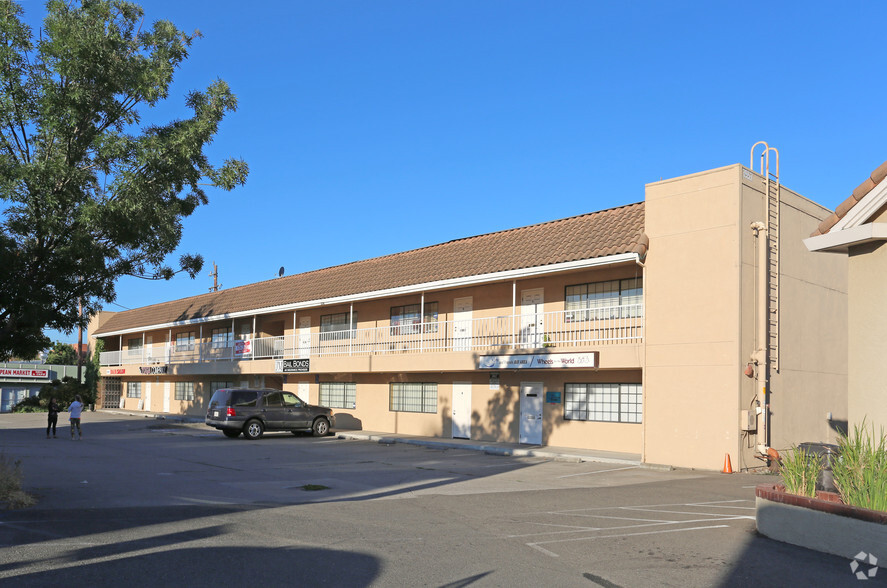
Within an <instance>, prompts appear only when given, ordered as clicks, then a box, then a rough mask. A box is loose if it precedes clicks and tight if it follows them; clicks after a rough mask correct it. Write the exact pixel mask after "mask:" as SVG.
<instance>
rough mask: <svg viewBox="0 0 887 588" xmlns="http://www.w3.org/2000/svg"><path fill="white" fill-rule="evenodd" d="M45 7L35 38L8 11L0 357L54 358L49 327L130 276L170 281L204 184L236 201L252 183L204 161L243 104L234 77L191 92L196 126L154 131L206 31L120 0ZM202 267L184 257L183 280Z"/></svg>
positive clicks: (72, 317)
mask: <svg viewBox="0 0 887 588" xmlns="http://www.w3.org/2000/svg"><path fill="white" fill-rule="evenodd" d="M46 9H47V16H46V18H45V20H44V25H43V28H42V29H41V31H40V34H39V35H38V36H37V37H36V38H35V36H34V34H33V32H32V31H31V30H30V28H29V27H28V26H26V25H25V24H24V23H23V22H22V20H21V16H22V8H21V7H20V6H19V5H18V4H16V3H14V2H11V1H10V0H0V198H2V200H3V206H4V208H3V210H2V212H0V214H2V216H0V359H4V358H6V357H9V356H10V355H11V354H17V355H22V356H28V355H33V354H34V353H35V352H36V351H37V350H39V349H41V348H43V347H45V346H46V345H47V344H48V340H47V339H46V338H45V337H44V336H43V334H42V332H43V329H45V328H49V329H57V330H61V331H64V332H68V333H69V332H71V331H72V330H73V329H74V328H75V327H76V326H77V325H78V324H81V323H85V322H86V321H88V318H89V317H90V316H92V315H93V314H95V312H97V311H98V310H99V309H100V307H101V305H102V304H103V303H105V302H110V301H113V300H114V298H115V290H114V285H115V281H116V279H117V278H118V277H120V276H124V275H132V276H139V277H145V278H150V279H169V278H171V277H172V276H173V275H174V274H175V273H177V270H174V269H173V268H172V267H170V266H169V265H167V264H166V262H165V260H166V258H167V257H168V256H169V255H170V254H171V253H172V252H173V251H174V250H175V248H176V247H177V246H178V244H179V241H180V239H181V236H182V220H183V219H184V218H185V217H187V216H189V215H190V214H192V213H193V212H194V210H195V209H196V208H197V207H198V206H199V205H202V204H206V203H207V202H208V199H207V195H206V192H205V190H204V186H214V187H219V188H222V189H225V190H231V189H233V188H234V187H235V186H237V185H240V184H243V183H244V182H245V181H246V176H247V173H248V168H247V165H246V163H245V162H244V161H242V160H237V159H228V160H226V161H225V162H224V163H223V164H222V165H220V166H218V167H214V166H213V165H211V164H210V162H209V160H208V158H207V157H206V155H205V154H204V153H203V150H204V147H205V146H206V145H208V144H209V143H210V142H211V141H212V140H213V138H214V136H215V135H216V133H217V131H218V128H219V123H220V122H221V121H222V119H223V118H224V116H225V115H226V114H227V113H228V112H231V111H233V110H235V109H236V106H237V100H236V97H235V96H234V95H233V94H232V93H231V91H230V89H229V88H228V85H227V84H226V83H225V82H224V81H222V80H216V81H215V82H213V83H212V84H210V85H209V87H208V88H207V89H206V90H205V91H202V92H201V91H192V92H191V93H189V94H188V96H187V98H186V100H185V103H186V106H187V107H188V108H189V109H190V110H191V111H192V112H191V116H190V117H189V118H183V119H180V120H173V121H171V122H166V123H163V124H158V123H155V122H151V123H142V115H143V113H152V110H151V109H152V108H153V107H155V106H157V105H158V104H159V103H160V102H161V101H163V100H165V99H166V98H167V97H168V91H169V88H170V84H171V82H172V79H173V74H174V72H175V70H176V69H177V68H178V67H179V65H180V64H181V63H182V62H183V61H184V60H185V59H186V58H187V57H188V49H189V47H190V46H191V44H192V42H193V41H194V40H195V39H196V38H198V37H199V36H200V33H199V32H194V33H193V34H190V35H189V34H186V33H184V32H182V31H180V30H178V29H177V28H176V27H175V26H174V25H173V24H172V23H170V22H168V21H162V20H161V21H157V22H155V23H154V24H153V25H151V26H146V25H145V23H143V13H142V9H141V8H140V7H139V6H137V5H135V4H131V3H128V2H123V1H120V0H82V1H80V2H75V1H69V2H62V1H59V0H50V1H49V2H47V4H46ZM202 264H203V259H202V258H201V257H200V256H199V255H183V256H182V257H181V258H180V259H179V268H178V271H186V272H188V273H189V274H190V275H191V277H194V276H195V275H196V274H197V273H198V272H199V271H200V269H201V267H202ZM78 300H79V301H80V302H81V303H82V305H83V315H82V318H81V316H80V315H79V313H78V309H77V303H78ZM83 326H85V325H83Z"/></svg>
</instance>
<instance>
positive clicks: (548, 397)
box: [545, 390, 561, 404]
mask: <svg viewBox="0 0 887 588" xmlns="http://www.w3.org/2000/svg"><path fill="white" fill-rule="evenodd" d="M545 402H546V403H548V404H560V403H561V393H560V392H553V391H551V390H549V391H548V392H546V393H545Z"/></svg>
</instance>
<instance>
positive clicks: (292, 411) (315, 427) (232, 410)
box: [206, 388, 336, 439]
mask: <svg viewBox="0 0 887 588" xmlns="http://www.w3.org/2000/svg"><path fill="white" fill-rule="evenodd" d="M206 424H207V425H209V426H210V427H215V428H216V429H220V430H221V431H222V432H223V433H224V434H225V436H226V437H231V438H234V437H237V436H238V435H240V433H243V436H244V437H246V438H247V439H258V438H259V437H261V436H262V433H264V432H265V431H292V432H293V434H294V435H295V434H296V433H298V432H301V431H310V432H312V433H314V435H316V436H318V437H323V436H324V435H327V434H329V432H330V431H331V430H332V427H334V426H335V425H336V417H335V415H333V411H332V410H330V409H329V408H326V407H323V406H313V405H310V404H308V403H307V402H304V401H303V400H302V399H301V398H299V397H298V396H296V395H295V394H293V393H292V392H284V391H282V390H273V389H271V388H261V389H251V388H222V389H220V390H216V392H215V393H214V394H213V397H212V399H211V400H210V401H209V408H208V409H207V411H206Z"/></svg>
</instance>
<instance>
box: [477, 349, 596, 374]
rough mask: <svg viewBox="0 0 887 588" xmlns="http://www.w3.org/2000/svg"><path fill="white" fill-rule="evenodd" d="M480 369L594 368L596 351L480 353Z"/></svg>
mask: <svg viewBox="0 0 887 588" xmlns="http://www.w3.org/2000/svg"><path fill="white" fill-rule="evenodd" d="M477 367H478V369H481V370H541V369H569V368H596V367H599V366H598V352H597V351H591V352H588V353H534V354H527V355H481V356H480V359H479V360H478V362H477Z"/></svg>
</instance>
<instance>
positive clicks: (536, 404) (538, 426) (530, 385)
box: [520, 382, 542, 445]
mask: <svg viewBox="0 0 887 588" xmlns="http://www.w3.org/2000/svg"><path fill="white" fill-rule="evenodd" d="M520 442H521V443H528V444H531V445H541V444H542V382H521V384H520Z"/></svg>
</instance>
